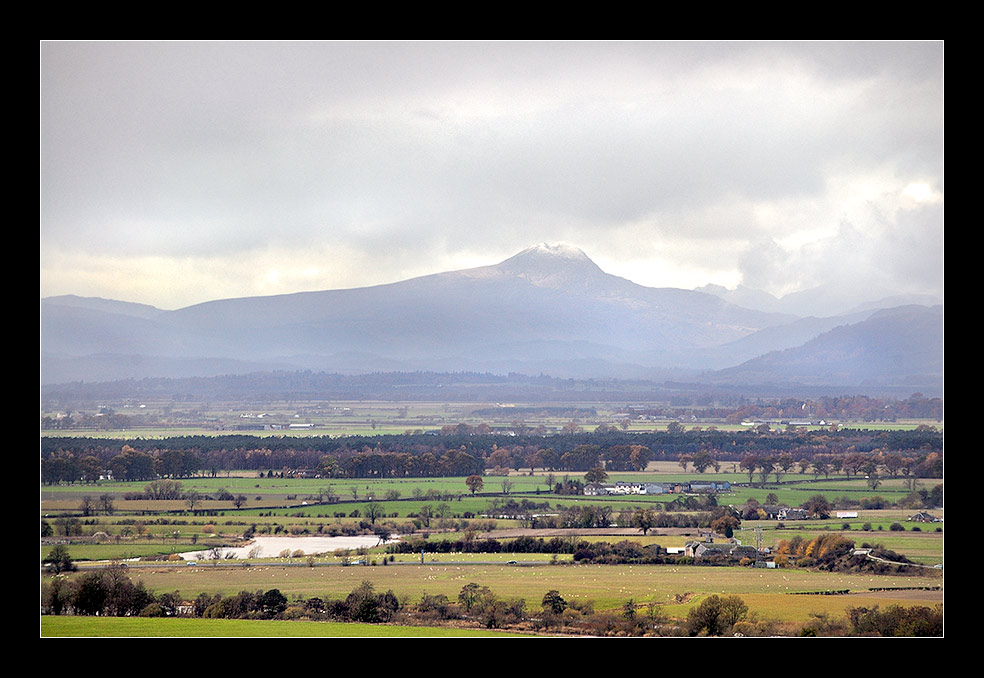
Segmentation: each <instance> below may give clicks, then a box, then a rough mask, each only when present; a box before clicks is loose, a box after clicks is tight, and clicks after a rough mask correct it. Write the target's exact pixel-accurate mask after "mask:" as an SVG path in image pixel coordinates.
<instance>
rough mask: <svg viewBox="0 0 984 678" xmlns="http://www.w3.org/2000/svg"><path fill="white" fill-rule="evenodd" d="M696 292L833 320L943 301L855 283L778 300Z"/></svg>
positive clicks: (714, 290) (740, 292) (751, 293)
mask: <svg viewBox="0 0 984 678" xmlns="http://www.w3.org/2000/svg"><path fill="white" fill-rule="evenodd" d="M695 291H697V292H704V293H706V294H712V295H714V296H716V297H719V298H720V299H724V300H725V301H727V302H728V303H731V304H735V305H737V306H743V307H745V308H751V309H756V310H759V311H765V312H768V313H788V314H792V315H797V316H812V317H822V318H833V317H838V316H845V315H849V314H856V313H859V312H862V311H869V312H873V311H877V310H879V309H883V308H895V307H898V306H907V305H913V304H916V305H920V306H935V305H938V304H942V303H943V300H942V299H940V298H937V297H934V296H932V295H928V294H904V295H903V294H893V293H891V292H889V291H887V290H885V289H881V288H876V287H864V288H863V289H859V288H858V286H857V285H854V284H848V283H843V284H838V283H830V284H826V285H820V286H819V287H813V288H810V289H806V290H801V291H799V292H792V293H790V294H787V295H785V296H783V297H779V298H777V297H775V296H773V295H771V294H769V293H768V292H763V291H762V290H756V289H753V288H751V287H745V286H744V285H738V287H736V288H735V289H733V290H729V289H728V288H726V287H722V286H721V285H704V286H703V287H698V288H697V289H696V290H695Z"/></svg>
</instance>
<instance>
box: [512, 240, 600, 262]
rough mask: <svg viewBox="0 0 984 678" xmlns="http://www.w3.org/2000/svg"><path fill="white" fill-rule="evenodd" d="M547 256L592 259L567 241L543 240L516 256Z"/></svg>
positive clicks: (574, 259)
mask: <svg viewBox="0 0 984 678" xmlns="http://www.w3.org/2000/svg"><path fill="white" fill-rule="evenodd" d="M524 255H525V256H547V257H557V258H559V259H570V260H573V261H591V259H590V258H588V255H587V254H585V253H584V251H583V250H581V249H579V248H577V247H574V246H573V245H568V244H567V243H562V242H559V243H546V242H541V243H540V244H539V245H533V247H527V248H526V249H525V250H523V251H522V252H520V253H519V254H517V255H516V256H515V257H513V258H514V259H515V258H516V257H521V256H524Z"/></svg>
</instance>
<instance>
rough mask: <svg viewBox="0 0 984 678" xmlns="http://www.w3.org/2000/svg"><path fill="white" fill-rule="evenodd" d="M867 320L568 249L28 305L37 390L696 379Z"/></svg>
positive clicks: (535, 249)
mask: <svg viewBox="0 0 984 678" xmlns="http://www.w3.org/2000/svg"><path fill="white" fill-rule="evenodd" d="M868 315H870V313H860V314H858V315H857V316H854V317H851V318H841V319H838V318H831V319H816V318H814V319H812V320H811V319H803V318H798V317H796V316H794V315H791V314H783V313H776V312H765V311H761V310H753V309H748V308H743V307H741V306H737V305H735V304H732V303H729V302H727V301H726V300H724V299H722V298H720V297H719V296H716V295H713V294H706V293H703V292H699V291H693V290H681V289H673V288H662V289H659V288H651V287H645V286H642V285H638V284H636V283H634V282H632V281H630V280H626V279H624V278H620V277H617V276H613V275H610V274H607V273H605V272H604V271H603V270H601V268H599V267H598V266H597V265H596V264H595V263H594V262H593V261H592V260H591V259H590V258H589V257H588V256H587V255H586V254H585V253H584V252H583V251H581V250H580V249H577V248H575V247H571V246H569V245H548V244H540V245H536V246H534V247H530V248H528V249H525V250H523V251H522V252H519V253H517V254H516V255H514V256H512V257H509V258H508V259H506V260H504V261H502V262H500V263H499V264H494V265H490V266H482V267H478V268H472V269H464V270H460V271H450V272H445V273H435V274H432V275H427V276H422V277H418V278H413V279H410V280H405V281H402V282H396V283H389V284H385V285H376V286H372V287H363V288H354V289H345V290H325V291H319V292H299V293H294V294H284V295H275V296H265V297H244V298H237V299H221V300H215V301H210V302H205V303H201V304H195V305H193V306H188V307H186V308H181V309H177V310H174V311H163V310H160V309H156V308H154V307H152V306H146V305H141V304H130V303H128V302H121V301H114V300H105V299H85V298H81V297H73V296H64V297H51V298H47V299H43V300H42V302H41V352H42V363H41V373H42V383H43V384H53V383H64V382H69V381H109V380H114V379H126V378H143V377H167V376H172V375H181V376H189V377H190V376H213V375H218V374H228V373H238V374H242V373H246V372H255V371H263V370H292V369H310V370H319V371H336V372H340V373H348V374H352V373H365V372H372V371H407V370H435V371H479V372H481V371H491V372H497V373H503V374H504V373H507V372H522V373H526V374H537V373H544V374H551V375H554V376H562V377H605V376H608V377H617V378H654V377H655V376H656V375H664V376H665V375H666V374H668V373H671V372H672V373H676V374H681V373H687V372H689V373H692V374H694V375H697V374H699V373H700V372H704V373H708V371H710V370H718V369H722V368H734V367H736V366H738V365H740V364H742V363H744V362H745V361H747V360H749V359H751V358H755V357H758V356H760V355H762V354H763V353H767V352H769V351H775V350H781V349H788V348H792V347H795V346H799V345H801V344H803V343H804V342H807V341H810V340H812V339H814V338H815V337H816V336H817V335H819V334H820V333H822V332H826V331H829V330H831V329H832V328H833V327H835V326H836V325H838V324H845V323H850V322H857V321H859V320H864V319H866V318H867V317H868ZM939 332H940V336H942V322H940V326H939ZM940 343H941V342H940ZM912 368H913V369H916V366H912ZM763 369H764V368H763ZM918 373H919V374H928V373H932V369H927V370H922V369H920V370H919V371H918ZM737 374H739V373H736V375H737ZM742 374H745V375H746V376H747V375H753V374H755V375H758V374H760V371H754V370H753V371H751V372H745V373H742ZM736 378H737V377H736Z"/></svg>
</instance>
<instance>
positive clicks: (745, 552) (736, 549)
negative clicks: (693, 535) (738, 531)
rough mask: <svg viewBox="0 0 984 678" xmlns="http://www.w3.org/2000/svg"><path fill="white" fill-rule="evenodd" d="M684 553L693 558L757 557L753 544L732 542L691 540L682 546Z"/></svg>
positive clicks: (738, 558)
mask: <svg viewBox="0 0 984 678" xmlns="http://www.w3.org/2000/svg"><path fill="white" fill-rule="evenodd" d="M684 555H687V556H689V557H691V558H693V559H694V560H702V559H704V558H713V557H716V556H717V557H723V558H733V559H735V560H740V559H742V558H750V559H755V558H757V557H758V549H756V548H755V547H754V546H743V545H742V544H736V543H733V542H720V543H715V542H712V541H692V542H689V543H687V545H686V546H685V547H684Z"/></svg>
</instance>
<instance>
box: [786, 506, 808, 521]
mask: <svg viewBox="0 0 984 678" xmlns="http://www.w3.org/2000/svg"><path fill="white" fill-rule="evenodd" d="M778 518H779V520H808V519H809V518H810V513H809V512H808V511H806V510H804V509H801V508H781V509H779V516H778Z"/></svg>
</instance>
